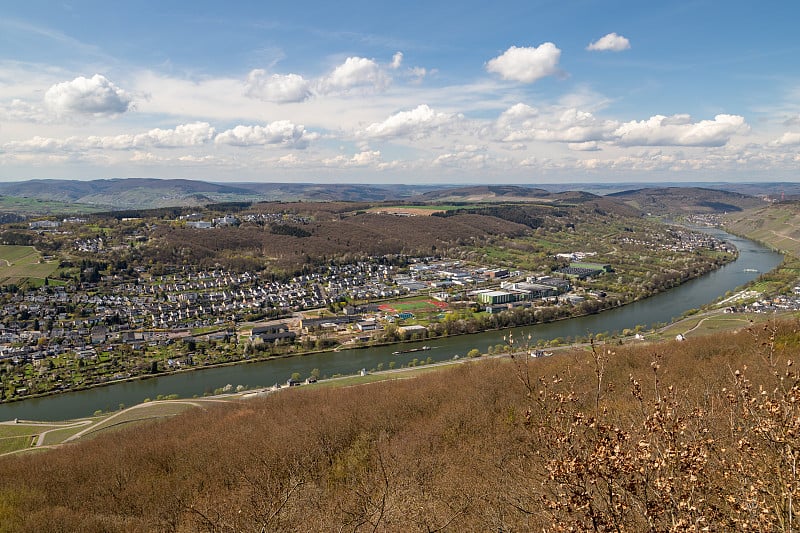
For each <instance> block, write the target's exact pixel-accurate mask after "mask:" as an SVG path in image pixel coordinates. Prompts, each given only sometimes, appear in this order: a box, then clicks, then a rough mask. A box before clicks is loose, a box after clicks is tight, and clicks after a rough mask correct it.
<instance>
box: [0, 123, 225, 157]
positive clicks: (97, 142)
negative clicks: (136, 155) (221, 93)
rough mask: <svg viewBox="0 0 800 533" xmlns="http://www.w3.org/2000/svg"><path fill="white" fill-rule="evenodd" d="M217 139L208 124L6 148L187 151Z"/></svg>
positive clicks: (41, 141) (35, 139) (38, 141)
mask: <svg viewBox="0 0 800 533" xmlns="http://www.w3.org/2000/svg"><path fill="white" fill-rule="evenodd" d="M213 138H214V128H213V127H211V125H210V124H208V123H207V122H194V123H192V124H181V125H179V126H176V127H175V129H171V130H164V129H161V128H155V129H152V130H150V131H148V132H146V133H140V134H136V135H127V134H123V135H107V136H98V135H90V136H88V137H68V138H66V139H55V138H48V137H40V136H36V137H33V138H31V139H29V140H27V141H13V142H10V143H6V144H5V145H4V146H3V148H4V149H5V150H9V151H14V152H40V153H41V152H56V151H63V152H80V151H86V150H133V149H141V148H145V147H150V148H185V147H191V146H200V145H203V144H205V143H207V142H209V141H211V140H212V139H213Z"/></svg>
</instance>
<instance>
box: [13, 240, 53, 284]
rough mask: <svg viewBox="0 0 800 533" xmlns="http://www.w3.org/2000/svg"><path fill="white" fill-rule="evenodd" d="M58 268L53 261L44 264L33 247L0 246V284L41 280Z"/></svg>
mask: <svg viewBox="0 0 800 533" xmlns="http://www.w3.org/2000/svg"><path fill="white" fill-rule="evenodd" d="M57 268H58V263H57V262H55V261H51V262H45V261H44V260H43V259H42V255H41V254H40V253H39V252H37V251H36V249H35V248H34V247H33V246H14V245H0V283H2V284H9V283H14V284H17V285H19V284H20V283H21V282H23V281H25V280H27V279H30V278H38V279H43V278H46V277H47V276H50V275H52V274H53V272H55V270H56V269H57Z"/></svg>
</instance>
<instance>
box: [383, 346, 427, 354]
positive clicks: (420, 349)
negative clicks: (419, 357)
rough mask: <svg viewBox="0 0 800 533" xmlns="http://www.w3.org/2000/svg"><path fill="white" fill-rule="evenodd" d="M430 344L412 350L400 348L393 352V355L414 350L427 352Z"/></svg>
mask: <svg viewBox="0 0 800 533" xmlns="http://www.w3.org/2000/svg"><path fill="white" fill-rule="evenodd" d="M430 349H431V347H430V346H422V347H421V348H411V349H410V350H398V351H396V352H392V355H400V354H404V353H414V352H427V351H428V350H430Z"/></svg>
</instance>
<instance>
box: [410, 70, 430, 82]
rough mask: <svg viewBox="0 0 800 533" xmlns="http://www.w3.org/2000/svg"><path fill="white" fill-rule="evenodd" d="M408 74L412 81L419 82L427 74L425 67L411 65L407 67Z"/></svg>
mask: <svg viewBox="0 0 800 533" xmlns="http://www.w3.org/2000/svg"><path fill="white" fill-rule="evenodd" d="M408 74H409V76H411V82H412V83H420V82H421V81H422V80H423V79H424V78H425V76H427V75H428V71H427V69H425V67H411V68H410V69H408Z"/></svg>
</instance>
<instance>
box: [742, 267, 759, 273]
mask: <svg viewBox="0 0 800 533" xmlns="http://www.w3.org/2000/svg"><path fill="white" fill-rule="evenodd" d="M744 271H745V272H758V269H756V268H745V269H744Z"/></svg>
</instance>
